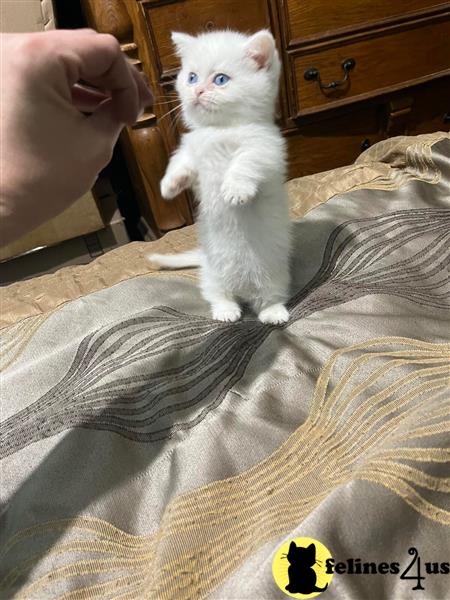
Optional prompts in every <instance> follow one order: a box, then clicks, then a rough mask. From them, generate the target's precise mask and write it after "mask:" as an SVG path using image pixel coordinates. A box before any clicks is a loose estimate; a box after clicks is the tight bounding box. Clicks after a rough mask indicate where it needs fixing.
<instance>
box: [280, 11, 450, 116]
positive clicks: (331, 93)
mask: <svg viewBox="0 0 450 600" xmlns="http://www.w3.org/2000/svg"><path fill="white" fill-rule="evenodd" d="M349 58H352V59H354V60H355V61H356V64H355V67H354V69H353V70H352V71H350V76H349V79H348V82H347V83H346V84H345V85H342V86H340V87H338V88H336V89H334V90H322V89H321V88H320V86H319V82H318V81H306V80H305V72H306V71H307V70H308V69H309V68H311V67H314V68H316V69H318V70H319V73H320V77H321V80H322V82H323V83H325V84H327V83H330V82H331V81H337V80H341V79H342V77H343V71H342V68H341V65H342V63H343V61H344V60H346V59H349ZM291 65H292V71H293V82H294V90H293V96H294V97H293V98H292V99H291V103H292V106H291V111H292V112H291V116H292V117H294V118H295V117H296V116H301V115H306V114H310V113H313V112H318V111H321V110H326V109H328V108H332V107H337V106H342V105H345V104H349V103H351V102H355V101H357V100H363V99H367V98H371V97H374V96H376V95H379V94H382V93H385V92H390V91H394V90H396V89H400V88H403V87H407V86H409V85H413V84H415V83H421V82H424V81H428V80H431V79H434V78H437V77H441V76H443V75H447V74H450V13H449V14H448V15H447V16H446V17H445V18H443V17H441V18H440V19H439V21H438V22H435V23H431V24H428V25H425V26H422V27H420V28H413V29H409V30H406V31H397V32H393V33H390V34H389V35H383V36H378V37H376V36H375V37H372V38H370V39H364V40H360V41H353V42H351V41H350V42H348V43H345V44H342V45H340V46H339V47H334V46H333V45H332V44H328V45H327V46H322V47H321V48H320V49H318V50H316V51H314V50H312V51H311V50H308V51H306V50H305V51H303V52H302V51H299V52H298V53H294V54H293V55H291Z"/></svg>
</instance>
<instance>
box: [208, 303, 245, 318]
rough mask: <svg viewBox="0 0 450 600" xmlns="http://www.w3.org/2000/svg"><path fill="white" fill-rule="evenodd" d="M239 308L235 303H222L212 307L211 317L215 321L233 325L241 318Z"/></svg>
mask: <svg viewBox="0 0 450 600" xmlns="http://www.w3.org/2000/svg"><path fill="white" fill-rule="evenodd" d="M241 314H242V311H241V307H240V306H239V304H236V302H223V303H221V304H216V305H214V306H213V307H212V316H213V319H214V320H215V321H225V322H227V323H234V322H235V321H238V320H239V319H240V318H241Z"/></svg>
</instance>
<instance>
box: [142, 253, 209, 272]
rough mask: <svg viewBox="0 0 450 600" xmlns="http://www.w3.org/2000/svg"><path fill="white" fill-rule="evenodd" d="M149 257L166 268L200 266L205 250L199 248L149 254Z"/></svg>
mask: <svg viewBox="0 0 450 600" xmlns="http://www.w3.org/2000/svg"><path fill="white" fill-rule="evenodd" d="M147 258H148V259H149V260H150V261H151V262H152V263H156V264H157V265H159V266H160V267H165V268H166V269H182V268H185V267H200V266H201V264H202V262H203V252H202V251H201V250H200V249H199V248H195V250H188V251H187V252H181V253H180V254H149V255H148V256H147Z"/></svg>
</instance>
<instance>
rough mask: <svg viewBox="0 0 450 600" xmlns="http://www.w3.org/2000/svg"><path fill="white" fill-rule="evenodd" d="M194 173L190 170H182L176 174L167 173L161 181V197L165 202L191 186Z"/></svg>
mask: <svg viewBox="0 0 450 600" xmlns="http://www.w3.org/2000/svg"><path fill="white" fill-rule="evenodd" d="M193 180H194V172H193V171H192V170H191V169H187V168H186V169H183V170H180V171H177V172H176V173H167V174H166V175H164V177H163V178H162V180H161V196H162V197H163V198H165V199H166V200H172V199H173V198H175V196H178V194H181V192H182V191H183V190H185V189H187V188H188V187H190V186H191V185H192V182H193Z"/></svg>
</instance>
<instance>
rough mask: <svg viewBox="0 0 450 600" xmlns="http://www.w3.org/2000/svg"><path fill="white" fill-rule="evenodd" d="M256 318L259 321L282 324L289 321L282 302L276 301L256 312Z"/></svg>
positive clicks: (287, 312) (286, 310)
mask: <svg viewBox="0 0 450 600" xmlns="http://www.w3.org/2000/svg"><path fill="white" fill-rule="evenodd" d="M258 319H259V320H260V321H261V323H266V324H270V325H282V324H283V323H287V322H288V321H289V311H288V309H287V308H286V307H285V306H284V304H281V302H277V303H276V304H271V305H270V306H266V307H265V308H263V309H262V310H261V311H260V312H259V314H258Z"/></svg>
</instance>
